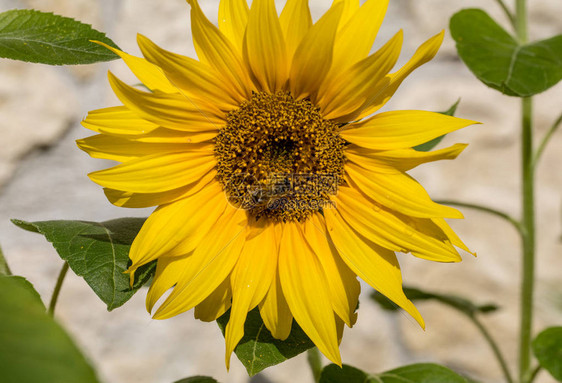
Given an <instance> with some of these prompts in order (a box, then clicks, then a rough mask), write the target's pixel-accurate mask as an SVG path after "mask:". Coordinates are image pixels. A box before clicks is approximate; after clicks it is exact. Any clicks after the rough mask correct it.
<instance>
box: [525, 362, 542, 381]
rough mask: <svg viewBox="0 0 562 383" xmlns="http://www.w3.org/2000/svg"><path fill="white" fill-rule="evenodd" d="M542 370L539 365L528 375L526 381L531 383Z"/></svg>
mask: <svg viewBox="0 0 562 383" xmlns="http://www.w3.org/2000/svg"><path fill="white" fill-rule="evenodd" d="M541 370H542V367H541V365H540V364H539V365H538V366H537V367H535V368H534V369H533V370H532V371H531V373H530V374H529V378H528V379H527V382H528V383H532V382H534V381H535V379H536V378H537V375H538V374H539V372H540V371H541Z"/></svg>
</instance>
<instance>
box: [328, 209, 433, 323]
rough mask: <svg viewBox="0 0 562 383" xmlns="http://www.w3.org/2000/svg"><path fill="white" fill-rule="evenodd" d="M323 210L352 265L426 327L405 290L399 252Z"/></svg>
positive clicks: (338, 245) (332, 234)
mask: <svg viewBox="0 0 562 383" xmlns="http://www.w3.org/2000/svg"><path fill="white" fill-rule="evenodd" d="M324 213H325V218H326V225H327V228H328V233H329V234H330V238H331V239H332V241H333V243H334V246H335V247H336V249H337V250H338V252H339V254H340V256H341V257H342V259H343V260H344V261H345V263H347V265H348V266H349V268H350V269H351V270H353V272H355V273H356V274H357V275H358V276H359V277H360V278H361V279H363V280H364V281H365V282H367V283H368V284H369V285H370V286H371V287H372V288H374V289H375V290H377V291H379V292H380V293H381V294H383V295H385V296H386V297H387V298H388V299H390V300H391V301H393V302H394V303H396V304H397V305H398V306H399V307H401V308H403V309H404V310H406V312H408V313H409V314H410V315H411V316H412V317H413V318H414V319H415V320H416V321H417V322H418V323H419V324H420V326H421V327H422V328H423V327H425V325H424V322H423V318H422V317H421V315H420V313H419V311H418V310H417V309H416V307H415V306H414V305H413V304H412V302H411V301H410V300H409V299H408V298H406V295H404V292H403V291H402V274H401V273H400V265H399V264H398V260H397V259H396V255H394V253H393V252H392V251H390V250H387V249H384V248H382V247H380V246H377V245H376V244H375V243H373V242H371V241H369V240H368V239H366V238H365V237H363V236H361V235H360V234H359V233H357V232H356V231H355V230H353V229H352V228H351V227H350V226H348V225H347V223H345V221H344V220H343V219H342V218H341V216H340V215H339V214H338V213H337V211H336V210H335V209H327V210H325V211H324Z"/></svg>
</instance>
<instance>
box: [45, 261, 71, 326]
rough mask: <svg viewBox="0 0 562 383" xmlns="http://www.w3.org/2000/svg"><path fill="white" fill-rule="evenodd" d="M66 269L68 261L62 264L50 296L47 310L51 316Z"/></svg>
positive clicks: (53, 312)
mask: <svg viewBox="0 0 562 383" xmlns="http://www.w3.org/2000/svg"><path fill="white" fill-rule="evenodd" d="M67 271H68V263H67V262H65V263H64V265H62V269H61V270H60V273H59V277H58V279H57V284H56V285H55V289H54V290H53V295H52V296H51V302H50V303H49V310H48V311H47V312H48V313H49V314H50V315H51V316H53V315H54V314H55V307H56V305H57V300H58V298H59V294H60V289H61V287H62V283H63V282H64V277H66V272H67Z"/></svg>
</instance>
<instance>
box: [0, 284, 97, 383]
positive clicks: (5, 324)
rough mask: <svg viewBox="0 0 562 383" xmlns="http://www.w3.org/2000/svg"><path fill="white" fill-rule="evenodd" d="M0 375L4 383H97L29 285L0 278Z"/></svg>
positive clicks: (90, 369) (75, 349)
mask: <svg viewBox="0 0 562 383" xmlns="http://www.w3.org/2000/svg"><path fill="white" fill-rule="evenodd" d="M0 307H2V309H1V310H0V344H1V345H2V346H1V347H0V374H1V376H2V378H1V380H2V382H6V383H37V382H41V383H61V382H72V383H97V382H98V380H97V378H96V375H95V373H94V371H93V369H92V367H91V366H90V365H89V364H88V363H87V361H86V360H85V358H84V356H83V355H82V354H81V353H80V351H79V350H78V348H77V347H76V345H75V344H74V342H73V341H72V339H71V338H70V337H69V336H68V335H67V334H66V332H65V331H64V330H63V329H62V328H61V327H60V326H59V325H58V324H57V323H56V322H55V321H54V320H53V318H51V317H50V316H49V315H48V314H47V312H46V311H45V306H44V305H43V303H42V302H41V298H39V294H37V292H36V291H35V289H34V288H33V286H32V285H31V283H29V282H28V281H26V280H25V279H24V278H22V277H17V276H0Z"/></svg>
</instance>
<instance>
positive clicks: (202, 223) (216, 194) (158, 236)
mask: <svg viewBox="0 0 562 383" xmlns="http://www.w3.org/2000/svg"><path fill="white" fill-rule="evenodd" d="M225 208H226V200H225V198H224V193H223V191H222V190H221V188H220V186H219V185H216V183H211V184H209V186H208V187H206V188H205V189H203V190H202V191H200V192H199V193H197V194H194V195H192V196H190V197H187V198H184V199H182V200H179V201H176V202H173V203H170V204H168V205H162V206H159V207H158V208H157V209H156V210H155V211H154V212H153V213H152V214H151V215H150V216H149V217H148V219H147V220H146V222H145V223H144V225H143V226H142V228H141V230H140V231H139V234H138V235H137V236H136V238H135V240H134V241H133V244H132V245H131V250H130V252H129V258H130V259H131V261H133V264H132V265H131V267H130V268H129V271H130V272H133V271H134V270H135V269H137V268H138V267H140V266H142V265H144V264H146V263H148V262H150V261H152V260H154V259H157V258H159V257H161V256H171V255H176V256H181V255H185V254H188V253H190V252H191V251H193V249H194V248H195V246H197V245H198V244H199V242H201V241H202V239H203V237H204V236H205V235H206V234H207V232H208V230H209V229H210V228H211V227H212V226H213V225H214V224H215V223H216V222H217V220H218V219H219V217H220V216H221V215H222V213H223V212H224V210H225ZM186 241H189V242H191V243H192V247H191V249H187V250H186V251H183V252H176V253H175V254H172V251H173V250H174V249H175V248H176V247H177V246H178V245H179V244H182V243H184V242H186Z"/></svg>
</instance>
